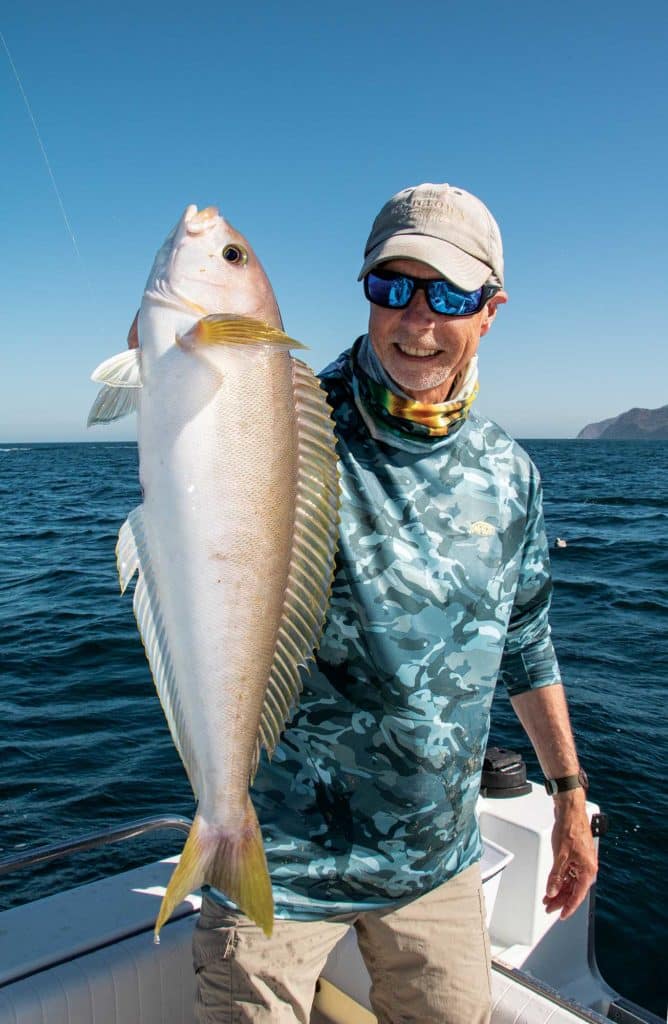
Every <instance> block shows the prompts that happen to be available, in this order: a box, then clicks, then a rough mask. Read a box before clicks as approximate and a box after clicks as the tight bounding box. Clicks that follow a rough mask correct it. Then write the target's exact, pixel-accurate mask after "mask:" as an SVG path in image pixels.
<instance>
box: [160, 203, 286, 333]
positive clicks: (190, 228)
mask: <svg viewBox="0 0 668 1024" xmlns="http://www.w3.org/2000/svg"><path fill="white" fill-rule="evenodd" d="M144 297H145V299H146V300H148V301H149V302H158V303H162V304H166V305H168V306H172V307H176V308H177V309H181V310H183V311H184V312H187V313H192V314H194V315H195V316H197V317H201V316H206V315H210V314H214V313H228V314H234V315H238V316H244V317H252V318H253V319H256V320H263V321H264V322H265V323H267V324H270V325H271V326H273V327H277V328H279V329H280V328H282V327H283V322H282V320H281V314H280V311H279V308H278V303H277V302H276V297H275V295H274V291H273V288H272V287H271V284H270V282H269V278H268V277H267V275H266V273H265V271H264V268H263V267H262V264H261V263H260V261H259V259H258V258H257V256H256V255H255V253H254V251H253V249H252V248H251V246H250V245H249V243H248V242H247V240H246V239H245V238H244V236H243V235H242V234H240V233H239V232H238V231H237V230H236V229H235V228H233V227H232V225H231V224H229V223H228V221H226V220H225V218H224V217H222V216H221V215H220V213H219V211H218V209H217V207H215V206H207V207H205V208H204V209H203V210H198V209H197V207H196V206H195V205H193V204H191V205H190V206H188V207H186V210H185V212H184V214H183V216H182V217H181V219H180V221H179V222H178V224H177V225H176V227H175V228H174V230H173V231H172V232H171V233H170V234H169V236H168V237H167V239H166V240H165V242H164V243H163V245H162V246H161V248H160V250H159V251H158V254H157V256H156V258H155V262H154V264H153V267H152V269H151V273H150V274H149V278H148V281H147V284H146V290H145V292H144Z"/></svg>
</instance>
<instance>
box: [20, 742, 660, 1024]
mask: <svg viewBox="0 0 668 1024" xmlns="http://www.w3.org/2000/svg"><path fill="white" fill-rule="evenodd" d="M489 753H490V752H489V751H488V758H489ZM501 754H502V755H508V752H506V751H502V752H501ZM513 757H514V761H513ZM486 763H487V764H491V765H492V767H491V769H490V771H489V772H488V773H487V774H486V773H483V787H482V788H481V795H480V797H479V800H478V805H477V813H478V817H479V822H480V828H481V833H482V836H483V847H484V852H483V858H482V862H481V870H482V876H483V888H484V893H485V902H486V909H487V921H488V926H489V931H490V939H491V944H492V956H493V967H492V1002H493V1012H492V1024H548V1022H549V1024H574V1022H579V1021H590V1022H597V1024H604V1022H607V1024H610V1022H611V1021H612V1022H615V1024H660V1021H659V1018H658V1017H657V1016H656V1015H655V1014H653V1013H652V1012H650V1011H649V1010H647V1009H644V1008H642V1007H640V1006H637V1005H636V1004H634V1003H633V1002H631V1001H630V1000H628V999H625V998H624V996H623V995H622V994H621V993H620V991H618V990H617V988H616V987H613V985H611V984H609V983H608V982H607V981H606V980H604V979H603V978H602V977H601V974H600V972H599V970H598V967H597V964H596V955H595V935H594V901H595V887H594V888H592V890H591V891H590V893H589V895H588V897H587V899H586V900H585V902H584V903H583V904H582V905H581V907H580V908H579V909H578V911H577V912H576V913H575V914H574V915H573V916H572V917H571V918H570V919H568V920H567V921H560V920H559V919H558V915H557V914H552V915H548V914H547V913H546V912H545V910H544V909H543V905H542V896H543V893H544V891H545V883H546V879H547V875H548V872H549V870H550V868H551V865H552V853H551V842H550V837H551V831H552V824H553V803H552V798H551V797H549V796H548V795H547V794H546V792H545V790H544V788H543V786H542V785H540V784H538V783H534V782H531V781H527V780H526V773H525V774H524V777H523V779H522V778H521V776H520V781H519V782H517V781H515V782H514V781H513V778H515V779H517V771H516V769H517V767H518V764H519V765H520V768H521V764H522V763H521V758H518V755H513V756H511V757H508V756H501V757H496V758H494V757H492V759H491V761H488V762H486ZM495 779H496V780H498V785H496V784H495ZM500 797H501V798H500ZM587 810H588V813H589V816H590V819H591V821H592V831H593V832H594V834H595V835H598V834H600V833H601V832H602V829H603V822H604V816H603V815H602V814H601V811H600V808H599V807H598V806H597V805H595V804H593V803H588V804H587ZM189 827H190V821H189V820H188V818H185V817H182V816H178V815H176V816H172V817H159V818H149V819H144V820H141V821H137V822H131V823H129V824H127V825H124V826H122V827H118V828H113V829H106V830H103V831H100V832H96V833H93V834H90V835H87V836H83V837H81V838H80V839H76V840H72V841H69V842H66V843H60V844H54V845H52V846H47V847H40V848H37V849H35V850H33V851H30V852H25V851H22V852H21V853H20V854H13V855H10V856H6V857H4V858H3V859H2V860H0V875H7V874H10V873H12V872H17V871H20V870H23V871H25V870H29V869H30V868H31V867H33V866H35V865H37V864H43V863H46V862H48V861H54V860H57V859H59V858H62V857H64V856H67V855H69V854H72V853H75V852H80V851H82V850H87V849H99V848H100V847H101V846H104V845H106V844H110V843H118V842H125V841H129V840H131V839H132V838H134V837H136V836H139V835H145V834H146V833H147V832H151V831H155V830H157V829H163V828H165V829H166V828H169V829H178V830H181V831H184V832H188V830H189ZM177 859H178V858H177V857H168V858H165V859H164V860H160V861H156V862H151V863H148V864H145V865H143V866H141V867H138V868H135V869H133V870H130V871H125V872H122V873H120V874H115V875H109V876H107V877H104V878H102V879H100V880H98V881H94V882H89V883H87V884H84V885H80V886H76V887H74V888H70V889H67V890H63V891H61V892H57V893H56V894H54V895H52V896H48V897H45V898H43V899H37V900H35V901H33V902H30V903H26V904H24V905H22V906H18V907H13V908H11V909H9V910H5V911H3V912H1V913H0V1024H190V1022H191V1021H192V1019H193V1009H192V1008H193V1003H194V998H195V979H194V975H193V970H192V959H191V952H190V944H191V934H192V929H193V927H194V924H195V922H196V916H197V914H198V911H199V906H200V895H199V894H198V893H192V894H191V895H189V896H188V898H187V899H186V900H185V901H184V902H183V903H182V904H181V905H180V906H179V907H178V909H177V911H176V912H175V913H174V915H173V917H172V919H171V921H170V922H169V923H168V924H167V925H166V926H165V927H164V929H163V931H162V934H161V942H160V945H155V944H154V942H153V926H154V922H155V918H156V915H157V911H158V907H159V905H160V901H161V899H162V896H163V894H164V891H165V888H166V886H167V882H168V880H169V877H170V876H171V873H172V870H173V867H174V863H175V862H176V860H177ZM602 870H605V866H604V863H603V868H602ZM614 980H615V982H617V980H618V979H614ZM618 981H619V988H620V989H623V979H619V980H618ZM369 984H370V983H369V976H368V974H367V972H366V968H365V967H364V963H363V961H362V959H361V956H360V953H359V950H358V948H357V943H356V939H355V932H354V930H352V929H351V930H350V931H349V933H348V934H347V935H346V936H345V937H344V938H343V939H342V940H341V942H340V943H339V944H338V945H337V946H336V948H335V949H334V950H333V952H332V954H331V955H330V957H329V960H328V961H327V964H326V965H325V968H324V970H323V972H322V975H321V977H320V980H319V982H318V984H317V989H316V994H315V1000H314V1005H313V1011H312V1016H311V1024H373V1022H375V1021H376V1018H375V1016H374V1015H373V1013H372V1011H371V1005H370V1002H369Z"/></svg>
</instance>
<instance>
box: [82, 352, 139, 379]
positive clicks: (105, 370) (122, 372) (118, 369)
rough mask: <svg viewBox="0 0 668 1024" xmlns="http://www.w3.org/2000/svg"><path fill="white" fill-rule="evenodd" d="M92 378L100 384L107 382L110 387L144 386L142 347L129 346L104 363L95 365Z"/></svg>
mask: <svg viewBox="0 0 668 1024" xmlns="http://www.w3.org/2000/svg"><path fill="white" fill-rule="evenodd" d="M90 379H91V380H94V381H97V382H98V383H99V384H106V385H107V386H108V387H110V388H140V387H141V386H142V379H141V351H140V349H138V348H129V349H126V350H125V351H124V352H119V353H118V354H117V355H115V356H110V358H109V359H105V360H104V362H103V363H100V365H99V366H96V367H95V369H94V370H93V372H92V374H91V377H90Z"/></svg>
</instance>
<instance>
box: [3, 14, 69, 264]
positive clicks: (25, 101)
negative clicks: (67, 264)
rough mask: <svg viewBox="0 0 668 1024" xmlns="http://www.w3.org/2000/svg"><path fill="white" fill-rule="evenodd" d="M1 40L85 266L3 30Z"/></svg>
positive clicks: (60, 204)
mask: <svg viewBox="0 0 668 1024" xmlns="http://www.w3.org/2000/svg"><path fill="white" fill-rule="evenodd" d="M0 40H2V45H3V46H4V48H5V53H6V54H7V60H8V61H9V66H10V67H11V69H12V71H13V72H14V78H15V79H16V84H17V85H18V87H19V89H20V92H21V95H22V97H23V102H24V103H25V108H26V110H27V111H28V117H29V118H30V120H31V122H32V126H33V128H34V129H35V135H36V136H37V141H38V143H39V148H40V149H41V151H42V156H43V157H44V163H45V164H46V169H47V171H48V172H49V177H50V178H51V184H52V185H53V191H54V192H55V193H56V199H57V200H58V205H59V206H60V212H61V213H62V215H63V220H64V221H65V227H66V228H67V231H68V233H69V236H70V238H71V239H72V245H73V246H74V251H75V253H76V254H77V259H78V260H79V262H80V263H81V265H82V266H83V260H82V259H81V253H80V252H79V246H78V245H77V240H76V238H75V237H74V231H73V230H72V225H71V224H70V221H69V218H68V216H67V212H66V210H65V204H64V202H63V199H62V196H61V194H60V189H59V188H58V185H57V184H56V178H55V175H54V173H53V171H52V169H51V164H50V163H49V158H48V156H47V155H46V149H45V148H44V143H43V142H42V136H41V135H40V133H39V128H38V127H37V121H36V120H35V116H34V114H33V112H32V109H31V107H30V103H29V102H28V97H27V96H26V92H25V89H24V88H23V85H22V84H21V79H20V78H19V73H18V71H17V70H16V65H15V64H14V61H13V60H12V55H11V53H10V52H9V47H8V46H7V43H6V41H5V37H4V36H3V34H2V32H0Z"/></svg>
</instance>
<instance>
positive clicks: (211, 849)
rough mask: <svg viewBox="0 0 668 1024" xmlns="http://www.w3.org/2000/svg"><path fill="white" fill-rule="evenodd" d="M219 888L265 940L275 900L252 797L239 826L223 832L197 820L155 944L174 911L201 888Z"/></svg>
mask: <svg viewBox="0 0 668 1024" xmlns="http://www.w3.org/2000/svg"><path fill="white" fill-rule="evenodd" d="M205 882H206V883H207V884H208V885H212V886H213V887H214V888H216V889H220V891H221V892H223V893H224V894H225V895H226V896H227V898H228V899H230V900H232V902H233V903H236V905H237V906H238V907H239V909H240V910H241V911H242V913H244V914H245V915H246V916H247V917H250V919H251V920H252V921H255V923H256V924H258V925H259V926H260V928H261V929H262V931H263V932H264V933H265V935H267V936H269V935H271V933H272V929H273V926H274V899H273V896H272V892H271V882H270V880H269V872H268V870H267V860H266V857H265V855H264V846H263V844H262V833H261V831H260V826H259V823H258V820H257V815H256V813H255V808H254V807H253V804H252V803H251V800H250V797H249V799H248V805H247V807H246V817H245V819H244V823H243V825H242V827H241V828H240V829H239V830H238V831H237V832H235V833H225V832H223V831H222V829H220V828H219V827H217V826H213V825H207V824H206V823H205V822H204V821H203V820H202V818H201V817H200V816H199V815H196V816H195V820H194V821H193V824H192V828H191V829H190V834H189V836H188V838H187V840H186V845H185V846H184V847H183V851H182V853H181V858H180V860H179V863H178V864H177V866H176V868H175V869H174V874H173V875H172V877H171V878H170V880H169V885H168V886H167V891H166V893H165V895H164V896H163V899H162V904H161V906H160V912H159V914H158V919H157V921H156V922H155V940H156V942H159V941H160V940H159V935H160V929H161V928H162V926H163V924H165V922H166V921H167V920H168V919H169V917H170V916H171V914H172V912H173V911H174V909H175V907H177V906H178V904H179V903H180V902H181V901H182V900H183V899H185V897H186V896H187V895H188V893H189V892H192V891H193V889H198V888H199V887H200V885H202V884H203V883H205Z"/></svg>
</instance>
